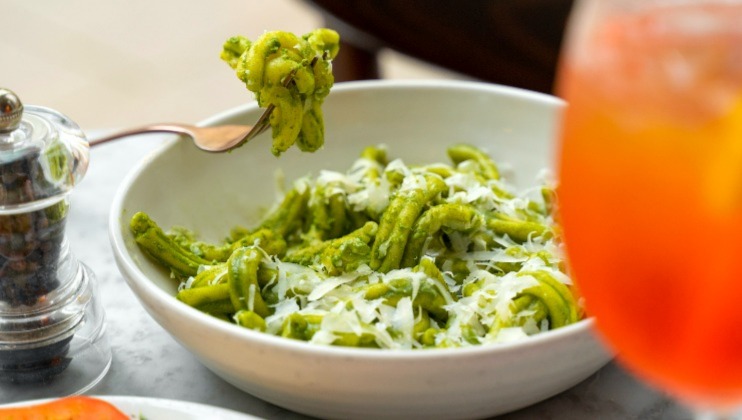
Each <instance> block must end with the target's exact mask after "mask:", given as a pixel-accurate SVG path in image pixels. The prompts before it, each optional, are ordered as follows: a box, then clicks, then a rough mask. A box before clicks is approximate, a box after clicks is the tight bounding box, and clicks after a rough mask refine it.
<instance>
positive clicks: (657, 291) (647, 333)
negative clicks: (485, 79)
mask: <svg viewBox="0 0 742 420" xmlns="http://www.w3.org/2000/svg"><path fill="white" fill-rule="evenodd" d="M617 3H621V2H615V1H613V0H611V1H606V0H597V1H592V2H591V1H586V2H583V3H582V4H581V5H580V8H579V9H578V10H577V11H576V12H575V14H574V15H573V20H572V24H573V26H572V28H571V32H570V33H569V37H568V38H567V44H566V49H565V55H564V56H563V59H562V60H563V61H562V67H561V69H560V73H559V74H560V76H559V81H558V89H557V91H558V94H559V95H560V96H562V97H563V98H564V99H565V100H566V101H567V104H568V105H567V111H566V114H565V119H564V125H563V132H562V140H561V151H560V153H561V155H560V160H559V182H560V186H559V200H560V218H561V223H562V225H563V228H564V237H565V241H566V248H567V253H568V256H569V260H570V264H571V269H572V271H573V275H574V278H575V280H576V282H577V285H578V287H579V288H580V291H581V293H582V295H583V296H584V298H585V303H586V309H587V311H588V313H589V314H590V315H593V316H595V317H596V320H597V324H598V328H599V330H600V332H601V334H602V335H603V336H604V337H605V338H606V340H607V342H608V343H609V345H610V346H612V347H613V348H614V349H615V350H616V351H617V354H618V358H619V360H620V361H622V362H623V363H625V364H626V366H628V367H629V368H630V369H631V370H632V371H633V372H635V373H636V374H638V375H639V376H640V377H642V378H643V379H646V380H647V381H649V382H650V383H652V384H654V385H656V386H658V387H660V388H662V389H664V390H667V391H669V392H671V393H672V394H674V395H676V396H678V397H680V398H682V399H685V400H686V401H690V402H693V403H698V404H703V405H710V406H715V407H718V406H733V405H739V404H740V403H741V402H742V2H740V1H738V2H734V1H695V2H693V1H675V2H673V1H669V2H668V1H664V2H658V1H643V2H640V1H637V2H624V3H627V4H630V5H629V6H623V7H617V6H615V5H616V4H617Z"/></svg>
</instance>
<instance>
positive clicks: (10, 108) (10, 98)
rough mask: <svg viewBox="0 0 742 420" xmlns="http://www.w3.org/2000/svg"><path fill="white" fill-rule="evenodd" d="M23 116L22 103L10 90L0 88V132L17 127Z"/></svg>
mask: <svg viewBox="0 0 742 420" xmlns="http://www.w3.org/2000/svg"><path fill="white" fill-rule="evenodd" d="M22 117H23V104H22V103H21V100H20V99H18V96H17V95H16V94H15V93H13V92H12V91H10V90H8V89H5V88H0V132H8V131H13V130H15V129H16V128H18V125H19V124H20V123H21V118H22Z"/></svg>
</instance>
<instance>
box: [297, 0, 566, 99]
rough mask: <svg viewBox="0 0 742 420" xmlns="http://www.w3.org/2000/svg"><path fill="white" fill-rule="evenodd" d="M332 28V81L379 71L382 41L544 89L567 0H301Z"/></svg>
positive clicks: (450, 65)
mask: <svg viewBox="0 0 742 420" xmlns="http://www.w3.org/2000/svg"><path fill="white" fill-rule="evenodd" d="M306 1H307V2H308V3H310V4H312V5H314V6H315V7H317V8H318V9H319V10H320V11H322V13H323V15H324V16H325V20H326V22H325V24H326V26H327V27H330V28H333V29H336V30H337V31H338V32H340V37H341V53H340V54H339V55H338V57H337V58H336V59H335V61H334V62H333V70H334V72H335V76H336V80H338V81H344V80H359V79H375V78H378V77H379V65H378V62H377V54H378V52H379V51H380V50H381V49H382V48H385V47H388V48H391V49H393V50H396V51H398V52H400V53H403V54H406V55H409V56H411V57H415V58H417V59H420V60H423V61H426V62H429V63H432V64H435V65H437V66H440V67H443V68H446V69H450V70H453V71H456V72H459V73H461V74H464V75H467V76H470V77H472V78H475V79H480V80H483V81H487V82H492V83H498V84H504V85H510V86H516V87H521V88H525V89H530V90H534V91H539V92H546V93H551V91H552V88H553V83H554V75H555V70H556V65H557V60H558V56H559V48H560V46H561V41H562V34H563V32H564V27H565V23H566V21H567V17H568V15H569V11H570V9H571V6H572V0H458V1H455V0H397V1H395V0H355V1H354V0H306Z"/></svg>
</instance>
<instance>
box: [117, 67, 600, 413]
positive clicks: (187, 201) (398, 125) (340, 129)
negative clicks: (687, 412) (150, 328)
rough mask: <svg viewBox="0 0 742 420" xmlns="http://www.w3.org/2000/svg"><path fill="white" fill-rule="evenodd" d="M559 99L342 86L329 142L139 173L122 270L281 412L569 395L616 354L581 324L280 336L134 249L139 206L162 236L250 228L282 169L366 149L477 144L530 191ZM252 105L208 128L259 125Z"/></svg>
mask: <svg viewBox="0 0 742 420" xmlns="http://www.w3.org/2000/svg"><path fill="white" fill-rule="evenodd" d="M561 107H562V103H561V102H560V101H559V100H558V99H556V98H553V97H550V96H546V95H542V94H537V93H532V92H526V91H523V90H518V89H513V88H507V87H501V86H494V85H490V84H482V83H474V82H444V81H434V82H433V81H431V82H427V81H425V82H390V81H380V82H379V81H377V82H354V83H346V84H338V85H337V86H336V87H335V88H334V89H333V92H332V94H331V95H330V96H329V97H328V98H327V101H326V102H325V105H324V111H325V122H326V133H327V135H326V136H327V138H326V145H325V147H324V149H323V150H321V151H319V152H317V153H315V154H303V153H300V152H298V151H297V150H295V149H292V150H290V151H289V152H288V153H286V154H284V155H283V156H281V157H280V158H278V159H276V158H274V157H273V156H272V155H270V152H269V150H270V145H269V142H270V138H269V137H268V136H266V137H263V138H258V139H256V140H254V141H253V142H252V143H250V144H248V145H246V146H244V147H243V148H241V149H238V150H237V151H234V152H233V153H230V154H220V155H213V154H207V153H203V152H199V151H197V150H196V149H195V148H194V147H193V146H192V144H190V142H188V141H177V140H174V141H172V142H170V143H168V144H166V145H165V146H164V147H163V148H162V149H161V150H159V151H157V152H156V153H154V154H153V155H151V156H149V158H147V159H145V160H144V161H143V162H141V163H140V164H139V165H138V166H137V167H136V168H134V169H133V170H132V172H131V173H130V174H129V176H128V177H127V179H126V180H125V181H124V183H123V184H122V186H121V188H120V190H119V192H118V194H117V196H116V199H115V201H114V203H113V206H112V211H111V216H110V217H111V218H110V237H111V241H112V243H113V249H114V252H115V256H116V261H117V264H118V266H119V269H120V270H121V272H122V273H123V275H124V277H125V278H126V280H127V282H128V284H129V286H130V287H131V289H132V290H133V291H134V293H135V294H136V295H137V297H138V298H139V300H140V301H141V303H142V305H143V306H144V307H145V309H146V310H147V311H148V312H149V313H150V315H151V316H152V317H153V318H154V319H155V320H156V321H157V322H159V323H160V325H162V326H163V327H164V328H165V329H166V330H167V331H168V332H169V333H170V334H171V335H172V336H173V337H174V338H175V339H176V340H177V341H178V342H180V343H181V344H182V345H183V346H184V347H186V348H187V349H188V350H189V351H191V352H192V353H193V354H194V355H195V356H196V357H197V358H198V359H199V360H200V361H201V362H202V363H203V364H204V365H205V366H207V367H208V368H209V369H211V370H212V371H214V372H215V373H216V374H217V375H219V376H221V377H222V378H224V379H225V380H226V381H228V382H230V383H232V384H233V385H235V386H237V387H239V388H240V389H242V390H244V391H246V392H248V393H250V394H252V395H254V396H256V397H258V398H262V399H264V400H266V401H269V402H271V403H274V404H276V405H279V406H282V407H285V408H288V409H290V410H294V411H297V412H301V413H305V414H309V415H313V416H319V417H325V418H359V417H368V418H380V417H383V418H447V419H452V418H476V417H485V416H492V415H497V414H501V413H505V412H508V411H512V410H516V409H518V408H521V407H525V406H528V405H530V404H533V403H536V402H538V401H541V400H544V399H546V398H548V397H550V396H553V395H555V394H557V393H559V392H561V391H564V390H566V389H568V388H570V387H572V386H573V385H575V384H577V383H578V382H580V381H582V380H583V379H585V378H587V377H588V376H589V375H590V374H592V373H593V372H595V371H596V370H597V369H599V368H600V367H601V366H603V365H604V364H605V363H606V362H607V361H608V360H609V359H610V357H609V355H608V354H607V352H606V351H605V350H604V349H603V347H602V346H601V345H600V344H599V343H598V341H597V340H596V339H595V338H594V336H593V331H592V330H593V322H592V320H589V319H588V320H583V321H580V322H578V323H577V324H573V325H570V326H567V327H564V328H561V329H558V330H554V331H550V332H546V333H543V334H540V335H537V336H533V337H530V338H529V339H526V340H523V341H521V342H517V343H511V344H504V345H495V346H486V347H484V346H482V347H474V348H462V349H432V350H417V351H415V350H408V351H404V350H374V349H356V348H341V347H322V346H318V345H311V344H307V343H304V342H299V341H294V340H290V339H284V338H280V337H274V336H270V335H267V334H263V333H259V332H255V331H251V330H248V329H245V328H241V327H238V326H236V325H231V324H229V323H227V322H224V321H220V320H218V319H216V318H212V317H210V316H207V315H205V314H203V313H201V312H199V311H197V310H196V309H193V308H191V307H189V306H187V305H185V304H183V303H181V302H179V301H177V300H176V299H175V298H174V297H173V296H174V294H175V292H176V284H175V283H174V281H173V280H171V279H170V278H169V277H168V275H167V273H166V272H164V271H163V270H162V269H160V268H159V267H157V266H156V265H154V264H153V263H152V262H150V261H149V260H148V259H147V258H146V257H145V256H144V255H143V254H142V253H141V252H140V250H139V249H138V248H137V246H136V244H135V243H134V240H133V237H132V236H131V234H130V232H129V229H128V221H129V219H130V217H131V216H132V214H133V213H134V212H136V211H140V210H141V211H145V212H147V213H149V214H150V215H151V216H152V217H153V218H154V219H155V220H157V221H158V223H160V224H161V225H162V226H163V227H165V228H168V227H170V226H173V225H182V226H187V227H190V228H193V229H195V230H196V231H197V232H199V233H200V234H202V235H204V236H205V238H207V239H211V240H217V239H220V238H222V237H223V236H224V235H225V234H226V232H228V231H229V229H230V228H231V227H233V226H234V225H237V224H246V223H249V222H251V221H252V222H254V221H255V220H256V216H257V214H258V210H259V209H261V208H264V207H265V206H267V205H270V204H271V203H273V201H274V199H275V184H274V182H273V179H274V172H275V171H276V170H277V169H278V168H281V169H282V170H283V172H284V173H285V176H286V179H287V180H292V179H295V178H297V177H299V176H303V175H306V174H307V173H309V172H312V173H314V174H316V173H317V171H318V170H319V169H335V170H345V169H347V168H348V167H349V165H350V163H351V162H352V161H353V160H354V159H356V158H357V156H358V154H359V153H360V151H361V150H362V147H364V146H367V145H375V144H378V143H386V144H387V145H388V146H389V150H390V155H392V156H395V157H402V158H404V159H405V161H406V162H408V163H415V162H419V163H424V162H432V161H447V158H446V154H445V150H446V147H447V145H450V144H452V143H455V142H469V143H473V144H475V145H479V146H482V147H484V148H486V149H487V150H488V151H489V152H490V153H491V154H492V155H493V156H494V157H495V159H496V160H498V161H501V162H508V163H510V164H511V165H512V168H514V171H513V172H514V174H515V176H516V178H515V179H514V180H513V181H514V182H515V184H516V185H520V186H526V185H529V184H531V183H533V182H534V181H535V178H536V174H537V173H538V172H539V171H540V170H541V169H542V168H544V167H548V166H550V163H551V161H552V156H551V152H550V151H551V150H552V142H553V137H554V131H555V125H556V123H557V119H558V114H559V110H560V109H561ZM259 113H260V110H259V109H257V108H256V107H255V106H246V107H242V108H238V109H234V110H231V111H229V112H226V113H224V114H221V115H218V116H216V117H214V118H212V119H210V120H208V121H206V122H205V123H204V124H206V125H211V124H221V123H237V122H244V121H255V120H256V119H257V116H258V115H259Z"/></svg>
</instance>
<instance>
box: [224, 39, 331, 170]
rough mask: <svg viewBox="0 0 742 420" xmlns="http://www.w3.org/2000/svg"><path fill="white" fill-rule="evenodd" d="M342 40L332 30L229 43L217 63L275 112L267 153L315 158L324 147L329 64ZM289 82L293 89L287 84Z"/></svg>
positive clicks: (272, 114)
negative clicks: (303, 154) (294, 150)
mask: <svg viewBox="0 0 742 420" xmlns="http://www.w3.org/2000/svg"><path fill="white" fill-rule="evenodd" d="M339 45H340V38H339V36H338V34H337V32H335V31H333V30H331V29H316V30H314V31H312V32H309V33H308V34H305V35H304V36H301V37H298V36H296V35H294V34H292V33H289V32H284V31H271V32H265V33H264V34H263V35H261V36H260V37H258V38H257V39H256V40H255V41H250V40H249V39H247V38H245V37H244V36H233V37H231V38H229V39H228V40H227V41H226V42H225V43H224V46H223V47H222V53H221V58H222V60H224V61H225V62H226V63H227V64H228V65H229V66H230V67H232V68H233V69H234V70H235V72H236V74H237V77H238V78H239V79H240V80H241V81H242V82H244V83H245V85H246V87H247V89H248V90H250V91H251V92H254V93H255V98H256V99H257V101H258V105H259V106H261V107H268V106H270V105H272V106H274V107H275V108H274V110H273V112H272V113H271V116H270V125H271V127H272V129H273V147H272V148H271V152H272V153H273V154H274V155H276V156H278V155H280V154H281V153H283V152H285V151H286V150H288V148H289V147H291V146H292V145H294V144H296V145H297V146H298V147H299V149H301V150H302V151H305V152H314V151H316V150H318V149H319V148H321V147H322V145H323V144H324V120H323V116H322V102H323V101H324V99H325V97H326V96H327V95H328V94H329V93H330V88H332V85H333V83H334V81H335V79H334V77H333V75H332V65H331V61H332V59H333V58H335V56H336V55H337V53H338V50H339ZM289 78H292V82H291V83H286V82H287V80H288V79H289Z"/></svg>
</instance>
